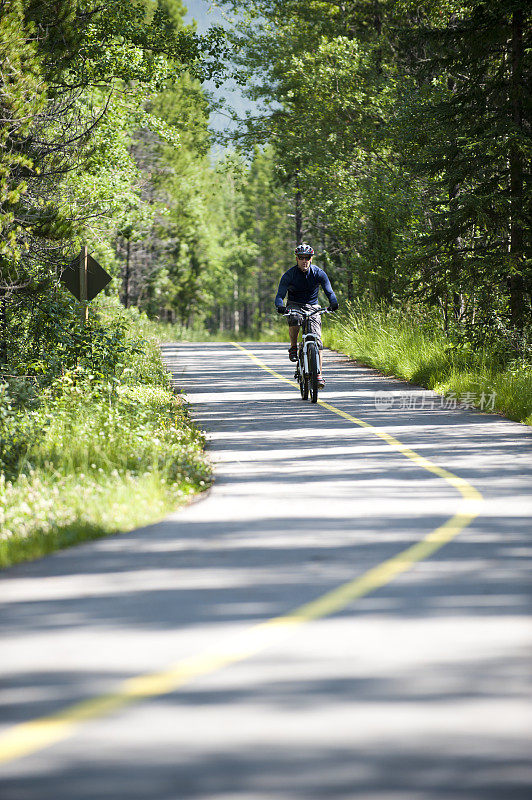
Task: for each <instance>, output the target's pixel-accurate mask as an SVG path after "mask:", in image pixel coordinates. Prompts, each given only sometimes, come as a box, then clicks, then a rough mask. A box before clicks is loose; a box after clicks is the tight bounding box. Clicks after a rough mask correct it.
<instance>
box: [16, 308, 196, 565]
mask: <svg viewBox="0 0 532 800" xmlns="http://www.w3.org/2000/svg"><path fill="white" fill-rule="evenodd" d="M94 324H95V325H97V327H96V328H93V331H92V338H91V340H90V341H88V340H86V339H85V332H84V333H83V338H82V340H81V341H78V342H77V345H78V347H79V350H78V365H77V366H76V367H75V368H73V369H70V370H64V371H63V373H62V374H61V375H60V376H58V377H56V378H55V380H53V381H52V382H50V383H49V384H48V385H47V386H45V387H44V386H43V387H41V388H40V390H38V391H35V390H32V389H31V385H30V386H28V383H27V380H24V379H20V378H19V379H15V380H13V379H11V381H10V383H9V384H6V383H3V384H0V525H1V527H2V539H1V541H0V565H7V564H10V563H15V562H16V561H19V560H23V559H25V558H33V557H37V556H39V555H43V554H44V553H47V552H51V551H52V550H53V549H56V548H57V547H64V546H69V545H72V544H75V543H76V542H78V541H82V540H83V539H86V538H94V537H95V536H102V535H105V534H108V533H112V532H118V531H120V530H128V529H129V528H131V527H134V526H135V525H139V524H143V523H146V522H149V521H153V520H154V519H157V518H158V517H160V516H163V515H164V514H165V513H167V512H168V511H170V510H171V509H172V508H175V506H176V505H178V504H179V503H182V502H184V500H186V498H188V497H189V496H190V495H191V494H193V493H195V492H198V491H202V490H203V489H204V488H205V487H206V486H208V484H209V482H210V468H209V466H208V464H207V463H206V461H205V457H204V454H203V445H204V440H203V436H202V435H201V434H200V432H199V431H198V430H197V429H196V427H195V426H194V425H193V423H192V421H191V420H190V418H189V416H188V412H187V408H186V405H185V403H184V402H183V400H182V399H181V398H179V397H176V396H175V395H174V394H173V393H172V392H171V390H170V388H169V377H168V374H167V373H166V372H165V370H164V368H163V366H162V363H161V359H160V355H159V351H158V348H157V346H156V344H155V343H154V342H153V341H152V339H151V338H148V337H147V336H146V334H147V333H148V331H149V323H148V322H147V320H146V319H145V318H142V317H140V316H139V314H138V312H137V311H136V310H131V311H126V310H125V309H120V308H118V309H117V308H116V306H115V307H114V304H113V303H109V302H108V303H103V304H101V307H100V316H99V319H98V322H97V323H94ZM86 330H87V329H85V331H86ZM95 331H97V332H99V336H98V335H95ZM72 341H73V339H70V340H69V342H70V344H72ZM126 364H127V366H126ZM95 367H96V368H95Z"/></svg>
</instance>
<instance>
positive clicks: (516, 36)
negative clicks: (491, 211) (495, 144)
mask: <svg viewBox="0 0 532 800" xmlns="http://www.w3.org/2000/svg"><path fill="white" fill-rule="evenodd" d="M523 26H524V14H523V11H522V9H519V10H516V11H514V13H513V16H512V60H511V64H512V74H511V81H510V101H511V106H512V120H513V123H514V126H515V128H516V133H517V132H518V131H520V130H521V129H522V125H523V91H524V86H523ZM522 206H523V154H522V152H521V150H520V148H519V145H518V144H515V143H514V144H513V145H512V148H511V151H510V212H511V221H510V263H511V274H510V275H509V278H508V286H509V290H510V319H511V322H512V325H513V326H514V327H516V328H518V329H520V328H522V327H523V323H524V310H525V304H524V299H525V298H524V288H525V287H524V281H523V249H524V248H523V244H524V236H523V224H522V221H521V213H522Z"/></svg>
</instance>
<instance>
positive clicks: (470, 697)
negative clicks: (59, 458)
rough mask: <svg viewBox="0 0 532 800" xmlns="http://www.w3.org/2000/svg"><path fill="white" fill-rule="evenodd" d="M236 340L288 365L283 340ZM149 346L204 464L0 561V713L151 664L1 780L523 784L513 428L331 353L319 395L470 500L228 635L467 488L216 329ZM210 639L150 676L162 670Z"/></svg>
mask: <svg viewBox="0 0 532 800" xmlns="http://www.w3.org/2000/svg"><path fill="white" fill-rule="evenodd" d="M244 347H245V348H247V349H248V350H249V351H251V352H252V353H253V354H255V356H257V357H258V358H259V359H260V360H261V361H262V362H264V363H265V364H266V365H268V366H269V367H270V368H271V369H273V370H274V371H276V372H278V373H280V374H281V375H283V376H285V377H287V378H291V376H292V373H293V367H292V365H290V364H289V363H288V361H287V358H286V346H285V345H275V344H253V343H250V344H244ZM164 356H165V359H166V361H167V364H168V366H169V368H170V369H171V370H172V372H173V374H174V381H175V385H176V387H178V388H181V389H183V391H184V392H185V394H186V395H187V397H188V399H189V400H190V402H191V404H192V409H193V413H194V416H195V418H196V420H197V421H198V423H199V425H200V426H201V427H202V428H203V429H204V430H206V431H207V433H208V439H209V452H210V457H211V458H212V460H213V463H214V465H215V470H216V483H215V485H214V487H213V489H212V490H211V491H210V492H209V493H208V495H207V496H206V497H205V498H204V499H202V500H200V501H199V502H196V503H194V504H192V505H191V506H189V507H188V508H187V509H184V510H182V511H180V512H177V513H175V514H174V515H172V516H170V517H169V518H167V519H166V520H165V521H164V522H161V523H159V524H157V525H152V526H149V527H146V528H143V529H139V530H137V531H134V532H132V533H130V534H124V535H121V536H117V537H111V538H109V539H105V540H100V541H97V542H92V543H90V544H87V545H83V546H81V547H76V548H73V549H71V550H68V551H64V552H61V553H57V554H55V555H54V556H51V557H48V558H46V559H43V560H41V561H38V562H34V563H32V564H26V565H20V566H18V567H14V568H12V569H10V570H7V571H5V572H4V573H3V575H2V578H1V580H0V596H1V599H2V609H1V634H2V645H1V657H0V671H1V675H2V694H1V696H0V726H1V727H0V734H1V733H6V734H7V736H8V737H9V736H11V735H12V731H20V730H22V731H23V734H24V736H25V737H26V738H28V740H29V739H31V736H32V735H36V732H38V731H39V730H40V729H41V728H42V725H41V728H39V725H36V724H32V721H34V720H38V719H42V718H43V717H44V718H46V717H47V716H48V715H50V714H54V713H55V712H58V711H61V710H62V709H65V708H71V707H72V706H73V705H74V706H75V704H78V703H80V702H81V701H85V700H90V698H98V697H101V696H102V695H108V694H109V693H110V694H111V695H113V693H118V694H120V692H121V691H123V688H121V687H123V686H124V681H126V680H128V679H134V678H135V677H136V676H141V675H146V674H152V673H153V674H155V675H156V676H157V675H159V678H156V679H154V681H153V684H154V686H153V691H152V692H151V696H150V697H147V698H146V697H144V698H142V699H140V700H139V702H128V703H127V704H123V706H122V707H117V708H115V709H114V710H111V712H109V713H106V712H105V710H104V709H103V710H102V712H101V714H100V713H91V714H90V715H89V716H88V718H87V719H85V720H80V719H79V716H80V714H79V712H78V718H77V719H76V720H75V724H72V726H71V728H68V730H67V731H66V732H65V733H64V735H62V736H61V737H59V738H58V741H57V742H56V743H55V744H54V743H51V742H50V743H48V745H47V746H44V744H43V745H42V746H37V745H35V746H34V747H33V748H32V747H31V746H28V752H27V754H26V755H24V756H20V757H16V758H15V757H14V758H10V759H7V760H5V763H4V764H3V765H2V766H0V796H1V797H2V800H22V798H23V799H24V800H99V799H100V798H113V799H114V800H122V799H123V800H126V798H127V800H141V799H142V800H181V798H183V800H185V799H187V800H188V798H202V799H203V800H207V798H208V799H209V800H326V798H335V800H347V798H350V799H351V798H363V799H365V798H367V799H368V800H444V799H446V798H454V799H456V798H463V800H477V799H478V800H480V799H481V798H482V800H484V799H486V800H507V798H508V799H513V798H523V800H524V798H527V800H528V799H529V798H530V797H531V796H532V764H531V757H530V754H531V752H532V747H531V745H532V702H531V696H530V682H531V680H530V679H531V666H530V644H531V641H532V625H531V612H532V591H531V580H530V568H531V564H532V525H531V520H532V448H531V445H532V433H531V431H530V429H527V428H526V427H525V426H522V425H518V424H516V423H512V422H509V421H507V420H504V419H502V418H501V417H499V416H497V415H494V414H481V413H479V412H475V411H470V410H464V409H460V408H458V409H452V408H449V409H447V408H441V407H440V399H439V398H437V397H436V396H435V395H433V394H432V393H430V392H425V391H423V390H421V389H418V388H415V387H410V386H408V385H407V384H404V383H402V382H400V381H396V380H394V379H388V378H383V377H382V376H380V375H378V374H377V373H376V372H374V371H372V370H368V369H364V368H362V367H359V366H357V365H354V364H352V363H350V362H348V361H347V360H346V359H345V358H343V357H340V356H338V355H336V354H331V353H328V354H326V368H325V370H324V374H325V376H326V379H327V390H326V391H325V392H323V394H322V397H323V399H324V400H327V401H328V402H329V403H331V404H332V405H334V407H335V408H337V409H339V410H340V411H343V412H346V413H348V414H349V415H352V416H354V417H356V418H358V419H360V420H363V421H365V422H367V423H370V424H371V425H373V426H375V427H376V428H378V429H379V430H382V429H385V430H386V431H388V432H389V433H390V434H391V435H392V436H394V437H396V438H397V439H398V440H399V441H400V442H401V443H402V444H403V445H405V446H406V447H408V448H412V450H414V451H415V452H416V453H418V454H420V455H422V456H423V457H424V458H425V459H428V460H430V462H431V463H433V464H435V465H438V466H439V467H443V468H444V469H446V470H449V471H451V472H452V473H453V474H454V475H456V476H458V477H460V478H463V479H465V480H466V481H468V482H469V483H470V484H471V485H472V486H473V487H475V489H477V490H478V491H480V492H481V493H482V495H483V501H482V502H481V503H480V505H479V513H478V516H477V517H476V518H475V519H474V520H473V521H472V522H471V523H470V524H469V525H468V526H467V527H466V528H465V529H464V530H463V531H462V532H461V533H460V534H459V535H458V536H457V537H456V538H455V539H453V541H451V542H450V543H449V544H447V545H446V546H445V547H442V549H440V550H439V551H438V552H437V553H435V554H434V555H433V556H432V557H431V558H429V559H427V560H422V561H420V562H418V563H415V564H412V565H411V568H410V567H409V568H408V569H406V570H405V571H404V572H403V573H402V574H400V575H398V576H397V577H396V578H395V579H393V580H390V581H389V582H387V583H386V584H385V585H383V586H382V587H381V588H379V589H378V590H376V591H372V592H369V593H367V594H365V595H364V596H361V597H359V598H358V599H357V600H354V601H353V602H349V603H347V604H346V605H345V607H343V608H341V609H339V610H338V611H336V613H334V614H332V615H331V616H325V617H323V618H320V619H315V620H311V621H308V622H306V623H304V622H303V624H298V625H296V626H295V627H294V628H293V629H292V628H290V626H288V627H287V626H285V628H286V630H285V628H283V626H282V625H277V627H274V628H273V630H274V632H275V635H274V636H272V638H271V641H263V640H262V639H261V640H260V642H259V644H258V646H257V647H250V648H248V649H249V652H246V647H248V645H249V639H246V638H245V637H246V636H248V633H247V632H249V631H250V630H252V631H253V630H256V628H254V626H256V625H257V623H259V624H260V623H262V622H265V621H267V620H270V619H272V618H278V617H279V616H280V615H281V616H282V615H286V614H288V613H289V612H291V611H292V610H293V609H296V608H298V607H300V606H301V605H302V604H305V603H309V602H310V601H312V600H314V599H316V598H319V597H321V596H323V595H324V594H325V593H327V592H330V591H331V590H333V589H334V588H335V587H338V586H339V585H341V584H344V583H345V582H349V581H353V579H356V578H357V577H359V576H362V575H364V574H365V573H366V572H367V571H368V570H371V569H372V568H373V567H376V566H378V565H379V564H382V563H383V562H386V561H387V560H389V559H391V558H393V557H394V556H396V555H397V554H398V553H400V552H402V551H404V550H405V548H409V547H410V546H411V545H413V544H415V543H416V542H419V541H421V540H423V539H424V538H425V537H426V536H427V534H430V532H431V531H433V530H435V529H438V527H439V526H442V525H444V524H445V522H446V520H448V519H449V518H450V517H452V516H453V514H455V513H456V510H457V508H458V507H459V506H460V502H461V498H460V495H459V493H458V492H457V490H456V488H454V487H453V486H452V485H450V484H449V483H448V482H446V481H445V480H442V478H441V477H438V475H435V474H431V473H430V472H428V471H427V470H426V469H424V468H423V467H422V466H421V465H420V464H416V463H415V462H413V461H412V460H411V459H409V458H406V457H405V455H404V454H403V453H401V452H399V451H398V450H397V449H393V448H392V447H390V446H389V444H388V443H387V442H386V441H383V440H382V439H380V438H379V437H378V436H376V435H375V433H374V431H373V430H372V429H369V428H364V427H360V426H359V425H356V424H354V423H352V422H350V421H349V419H346V418H343V417H341V416H339V415H338V414H336V413H334V412H333V411H330V410H329V409H327V408H324V407H322V406H312V405H311V404H310V403H303V402H302V401H301V400H300V399H299V396H298V393H297V391H296V389H294V388H293V387H291V386H289V385H287V384H286V383H284V382H282V381H280V380H278V379H277V378H276V377H275V376H273V375H272V374H270V373H269V372H267V371H265V370H264V369H262V368H261V367H260V366H259V365H258V364H257V363H255V362H254V361H252V360H251V359H250V358H249V357H248V355H246V353H244V352H242V351H241V350H238V349H236V348H235V347H233V346H231V345H229V344H179V345H167V346H165V347H164ZM381 393H385V394H381ZM390 400H392V401H393V402H392V405H391V408H388V409H385V408H383V405H386V404H387V402H389V401H390ZM422 405H423V407H421V406H422ZM431 406H433V407H431ZM281 628H282V630H281ZM259 630H261V629H259ZM262 630H264V629H262ZM267 630H270V629H267ZM278 633H279V635H277V634H278ZM281 634H282V635H281ZM241 636H243V637H244V639H243V641H245V642H247V644H246V646H245V647H243V648H240V649H239V646H238V645H235V644H233V645H232V644H231V642H238V641H239V637H241ZM205 651H210V652H211V653H214V654H215V655H214V656H213V657H212V658H211V660H210V661H209V662H208V666H207V667H205V668H203V667H197V665H196V666H193V667H192V668H191V669H190V674H188V673H187V675H186V676H185V678H183V677H181V678H180V679H179V681H180V682H181V683H180V685H179V686H178V687H177V688H176V687H174V688H172V687H170V686H169V683H170V684H171V683H172V681H173V682H174V684H176V685H177V683H178V682H179V681H177V680H176V678H175V674H173V678H171V679H170V678H168V673H167V672H166V673H165V671H167V670H168V668H169V667H170V666H171V665H175V664H176V663H183V660H185V663H189V662H186V659H190V658H192V659H193V658H194V657H195V656H197V655H198V654H201V653H204V652H205ZM226 652H230V653H232V654H233V656H234V657H231V658H227V659H225V662H224V658H223V657H221V658H219V659H218V661H217V659H216V653H222V654H223V653H226ZM235 654H236V655H235ZM190 663H192V664H196V662H195V661H192V662H190ZM201 663H203V662H201ZM181 672H182V671H181ZM161 674H162V675H163V676H164V675H165V674H166V675H167V678H166V679H163V678H161V677H160V676H161ZM179 674H181V673H179ZM165 680H166V683H165ZM165 686H166V689H165ZM74 716H75V715H74ZM65 719H68V717H67V716H66V715H63V718H62V720H63V721H62V723H61V724H62V725H63V727H64V726H65V724H66V723H65ZM25 722H28V723H30V725H29V726H28V727H27V728H23V729H20V728H17V727H16V726H17V725H20V724H21V723H25ZM21 735H22V734H21ZM30 744H31V742H30ZM1 753H2V747H1V743H0V755H1Z"/></svg>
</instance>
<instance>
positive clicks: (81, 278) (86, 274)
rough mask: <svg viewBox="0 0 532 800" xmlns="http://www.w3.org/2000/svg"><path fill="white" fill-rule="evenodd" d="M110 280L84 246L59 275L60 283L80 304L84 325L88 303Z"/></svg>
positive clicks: (87, 313)
mask: <svg viewBox="0 0 532 800" xmlns="http://www.w3.org/2000/svg"><path fill="white" fill-rule="evenodd" d="M110 280H111V276H110V275H109V273H108V272H106V271H105V270H104V268H103V267H101V266H100V265H99V264H98V262H97V261H96V260H95V259H94V258H93V257H92V256H91V255H89V252H88V250H87V247H85V246H83V247H82V248H81V250H80V253H79V255H78V256H77V257H76V258H75V259H74V261H72V263H71V264H70V266H68V267H67V268H66V269H65V270H63V272H62V273H61V283H63V284H64V285H65V286H66V288H67V289H68V290H69V292H71V293H72V294H73V295H74V297H75V298H76V299H77V300H79V302H80V303H81V318H82V320H83V322H84V323H85V322H87V320H88V318H89V303H90V301H91V300H94V298H95V297H96V295H97V294H99V293H100V292H101V291H102V289H105V287H106V286H107V284H108V283H109V281H110Z"/></svg>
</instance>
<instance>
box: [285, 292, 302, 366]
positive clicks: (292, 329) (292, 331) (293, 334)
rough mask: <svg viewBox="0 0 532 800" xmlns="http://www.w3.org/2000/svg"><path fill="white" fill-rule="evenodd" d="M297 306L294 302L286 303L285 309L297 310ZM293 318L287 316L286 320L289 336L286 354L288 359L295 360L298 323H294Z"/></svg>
mask: <svg viewBox="0 0 532 800" xmlns="http://www.w3.org/2000/svg"><path fill="white" fill-rule="evenodd" d="M298 308H301V306H298V305H297V304H296V303H288V304H287V311H288V312H289V311H291V310H295V311H297V309H298ZM294 321H296V320H295V318H293V317H292V318H291V317H287V322H288V335H289V336H290V349H289V351H288V355H289V358H290V361H297V339H298V336H299V325H297V324H296V325H294Z"/></svg>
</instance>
